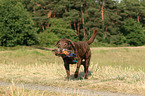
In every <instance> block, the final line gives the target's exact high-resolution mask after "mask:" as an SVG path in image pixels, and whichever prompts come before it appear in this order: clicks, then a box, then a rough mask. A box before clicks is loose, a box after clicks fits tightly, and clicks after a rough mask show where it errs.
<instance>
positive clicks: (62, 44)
mask: <svg viewBox="0 0 145 96" xmlns="http://www.w3.org/2000/svg"><path fill="white" fill-rule="evenodd" d="M56 45H57V46H58V49H59V52H60V53H61V52H62V51H63V50H65V49H67V50H74V51H75V44H74V42H73V41H71V40H69V39H60V40H59V41H58V42H57V43H56Z"/></svg>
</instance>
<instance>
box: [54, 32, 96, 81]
mask: <svg viewBox="0 0 145 96" xmlns="http://www.w3.org/2000/svg"><path fill="white" fill-rule="evenodd" d="M96 34H97V30H95V31H94V33H93V34H92V36H91V38H90V39H89V40H88V41H87V42H83V41H78V42H73V41H71V40H69V39H60V40H59V41H58V42H57V45H58V49H59V53H61V52H62V51H63V50H64V49H67V50H72V51H73V52H74V53H75V54H76V57H62V59H63V61H64V66H65V69H66V73H67V79H70V68H69V65H70V64H74V63H76V62H73V60H77V68H76V71H75V74H74V78H77V77H78V73H79V69H80V65H81V64H83V66H84V72H85V79H88V68H89V63H90V58H91V50H90V47H89V45H90V44H91V43H92V42H93V41H94V39H95V37H96ZM59 53H58V52H55V54H56V55H57V54H59Z"/></svg>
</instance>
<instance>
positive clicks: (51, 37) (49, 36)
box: [39, 31, 59, 47]
mask: <svg viewBox="0 0 145 96" xmlns="http://www.w3.org/2000/svg"><path fill="white" fill-rule="evenodd" d="M58 40H59V38H58V36H57V35H56V34H54V33H52V32H50V33H49V32H47V31H45V32H43V33H40V34H39V45H40V46H47V47H48V46H51V45H54V44H55V43H56V42H57V41H58Z"/></svg>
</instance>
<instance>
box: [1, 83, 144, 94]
mask: <svg viewBox="0 0 145 96" xmlns="http://www.w3.org/2000/svg"><path fill="white" fill-rule="evenodd" d="M10 85H12V84H11V83H7V82H2V81H0V86H5V87H8V86H10ZM15 86H16V87H20V88H24V89H29V90H41V91H54V92H61V93H66V94H69V93H72V94H80V95H81V96H84V95H85V96H86V95H87V96H144V95H137V94H123V93H111V92H103V91H93V90H84V89H76V88H61V87H52V86H43V85H38V84H18V83H17V84H15Z"/></svg>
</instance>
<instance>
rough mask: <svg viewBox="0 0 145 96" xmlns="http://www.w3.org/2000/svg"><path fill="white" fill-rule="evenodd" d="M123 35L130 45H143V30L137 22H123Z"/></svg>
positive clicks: (144, 30) (131, 20) (128, 20)
mask: <svg viewBox="0 0 145 96" xmlns="http://www.w3.org/2000/svg"><path fill="white" fill-rule="evenodd" d="M123 34H124V36H125V37H126V40H127V43H128V44H130V45H135V46H139V45H144V44H145V29H144V28H143V27H142V25H141V24H140V23H139V22H137V21H135V20H133V19H131V18H129V19H126V20H125V22H124V26H123Z"/></svg>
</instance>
